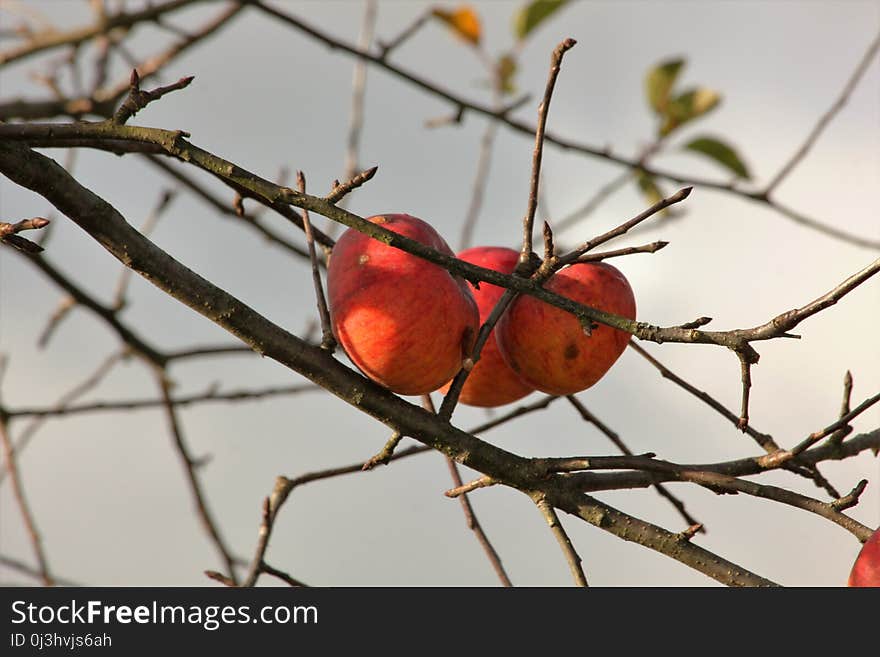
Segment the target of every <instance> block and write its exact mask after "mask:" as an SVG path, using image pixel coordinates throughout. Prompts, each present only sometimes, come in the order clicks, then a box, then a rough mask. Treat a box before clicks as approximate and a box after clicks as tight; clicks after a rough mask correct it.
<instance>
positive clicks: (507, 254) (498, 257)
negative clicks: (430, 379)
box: [441, 246, 534, 408]
mask: <svg viewBox="0 0 880 657" xmlns="http://www.w3.org/2000/svg"><path fill="white" fill-rule="evenodd" d="M457 257H458V258H459V259H460V260H464V261H465V262H469V263H471V264H473V265H479V266H480V267H485V268H486V269H494V270H495V271H499V272H501V273H502V274H510V273H512V272H513V270H514V269H515V268H516V265H517V262H518V261H519V252H518V251H514V250H513V249H508V248H506V247H501V246H475V247H473V248H470V249H465V250H464V251H461V252H460V253H459V254H458V256H457ZM468 285H471V291H472V292H473V295H474V299H475V300H476V302H477V307H478V308H479V309H480V323H481V324H482V323H483V322H485V321H486V319H487V318H488V317H489V314H490V313H491V312H492V309H493V308H494V307H495V304H496V303H498V300H499V299H500V298H501V296H502V295H503V294H504V288H503V287H498V286H497V285H491V284H489V283H486V282H485V281H483V282H481V283H480V287H479V288H476V287H474V286H473V285H472V284H470V283H468ZM448 390H449V385H446V386H444V387H443V388H442V389H441V392H442V393H444V394H446V392H447V391H448ZM530 392H534V388H532V387H531V386H529V385H527V384H526V383H525V382H524V381H523V380H522V379H520V378H519V377H518V376H517V375H516V372H514V371H513V370H512V369H510V366H508V365H507V363H505V362H504V359H503V358H502V357H501V353H500V352H499V351H498V345H497V344H496V342H495V329H492V332H491V333H490V334H489V339H488V340H487V341H486V344H485V345H484V346H483V350H482V351H481V352H480V360H478V361H477V363H476V365H474V369H472V370H471V372H470V374H468V378H467V379H466V380H465V382H464V387H462V389H461V395H460V396H459V398H458V400H459V401H460V402H461V403H462V404H467V405H468V406H481V407H484V408H489V407H493V406H502V405H504V404H509V403H511V402H515V401H516V400H517V399H522V398H523V397H525V396H526V395H528V394H529V393H530Z"/></svg>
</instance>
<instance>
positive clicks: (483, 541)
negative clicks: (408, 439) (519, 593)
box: [422, 395, 513, 586]
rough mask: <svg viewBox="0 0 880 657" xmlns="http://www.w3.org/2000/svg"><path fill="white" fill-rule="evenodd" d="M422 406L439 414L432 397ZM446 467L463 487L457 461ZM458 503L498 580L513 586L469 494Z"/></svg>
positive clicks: (503, 584) (423, 401) (505, 584)
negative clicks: (478, 517) (472, 504)
mask: <svg viewBox="0 0 880 657" xmlns="http://www.w3.org/2000/svg"><path fill="white" fill-rule="evenodd" d="M422 406H423V408H424V409H425V410H426V411H428V412H429V413H434V414H436V413H437V409H436V408H434V401H433V400H432V399H431V395H422ZM446 465H447V466H448V467H449V474H450V475H451V476H452V482H453V483H454V484H455V486H456V487H460V486H462V485H463V483H462V480H461V473H460V472H459V471H458V465H457V464H456V463H455V461H453V460H452V459H451V458H449V457H448V456H447V457H446ZM458 501H459V503H460V504H461V511H462V513H463V514H464V519H465V522H466V523H467V526H468V529H470V530H471V531H472V532H473V533H474V536H476V538H477V541H478V542H479V544H480V546H481V547H482V548H483V551H484V552H485V553H486V556H487V557H488V558H489V563H490V564H492V568H493V570H494V571H495V574H496V575H497V576H498V579H499V580H501V585H502V586H513V583H512V582H511V581H510V577H508V576H507V571H506V570H504V566H503V564H502V563H501V557H500V556H499V554H498V551H497V550H496V549H495V546H494V545H492V542H491V541H490V540H489V537H488V536H487V535H486V532H485V531H484V530H483V526H482V525H481V524H480V521H479V520H478V519H477V514H476V513H475V512H474V508H473V506H471V501H470V499H469V498H468V496H467V493H462V494H461V495H460V496H459V497H458Z"/></svg>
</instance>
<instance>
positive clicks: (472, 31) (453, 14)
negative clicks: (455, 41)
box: [431, 5, 483, 46]
mask: <svg viewBox="0 0 880 657" xmlns="http://www.w3.org/2000/svg"><path fill="white" fill-rule="evenodd" d="M431 13H432V14H433V15H434V18H438V19H440V20H441V21H443V22H444V23H446V25H448V26H449V28H450V29H451V30H452V31H453V32H454V33H455V34H456V35H457V36H458V37H459V38H461V39H464V40H465V41H467V42H468V43H470V44H471V45H474V46H478V45H480V38H481V37H482V35H483V30H482V27H481V26H480V17H479V16H478V15H477V12H475V11H474V9H473V8H472V7H471V6H470V5H461V6H460V7H458V8H457V9H454V10H452V11H449V10H447V9H441V8H439V7H438V8H436V9H434V10H433V11H432V12H431Z"/></svg>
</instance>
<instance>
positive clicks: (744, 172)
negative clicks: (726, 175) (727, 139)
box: [682, 137, 751, 180]
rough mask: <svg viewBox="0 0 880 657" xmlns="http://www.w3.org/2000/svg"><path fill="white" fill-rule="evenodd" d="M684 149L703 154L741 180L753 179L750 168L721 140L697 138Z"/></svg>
mask: <svg viewBox="0 0 880 657" xmlns="http://www.w3.org/2000/svg"><path fill="white" fill-rule="evenodd" d="M682 148H684V149H685V150H689V151H694V152H695V153H702V154H703V155H705V156H706V157H708V158H710V159H712V160H715V162H717V163H718V164H720V165H721V166H723V167H725V168H726V169H729V170H730V171H732V172H733V173H734V174H736V176H737V177H739V178H745V179H746V180H749V179H750V178H751V176H750V175H749V170H748V168H747V167H746V165H745V164H744V163H743V161H742V159H741V158H740V156H739V154H738V153H737V152H736V150H735V149H734V148H733V147H732V146H730V145H728V144H725V143H724V142H723V141H721V140H719V139H715V138H714V137H697V138H696V139H694V140H692V141H691V142H689V143H688V144H685V145H684V146H683V147H682Z"/></svg>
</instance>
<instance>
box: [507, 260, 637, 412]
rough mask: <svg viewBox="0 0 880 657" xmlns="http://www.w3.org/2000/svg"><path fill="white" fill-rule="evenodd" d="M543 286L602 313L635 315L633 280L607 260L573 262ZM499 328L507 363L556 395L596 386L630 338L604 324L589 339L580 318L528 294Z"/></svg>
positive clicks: (513, 308)
mask: <svg viewBox="0 0 880 657" xmlns="http://www.w3.org/2000/svg"><path fill="white" fill-rule="evenodd" d="M544 287H545V289H547V290H550V291H552V292H555V293H556V294H559V295H561V296H564V297H568V298H569V299H572V300H573V301H577V302H579V303H582V304H584V305H587V306H591V307H593V308H596V309H598V310H603V311H605V312H609V313H614V314H615V315H622V316H624V317H627V318H629V319H635V317H636V302H635V298H634V297H633V291H632V288H630V286H629V282H628V281H627V280H626V277H624V275H623V274H621V273H620V271H618V270H617V268H615V267H613V266H611V265H609V264H606V263H604V262H596V263H586V262H584V263H576V264H573V265H571V266H569V267H566V268H564V269H561V270H560V271H558V272H557V273H556V274H554V275H553V276H552V277H551V278H550V280H548V281H547V283H546V284H545V285H544ZM497 329H498V330H497V333H496V340H497V342H498V347H499V349H500V351H501V355H502V357H503V358H504V360H505V361H506V362H507V364H508V365H510V366H511V368H513V370H514V371H515V372H516V373H517V374H518V375H519V377H520V378H521V379H522V380H523V381H525V382H526V383H527V384H529V385H531V386H533V387H535V388H536V389H537V390H540V391H542V392H546V393H549V394H553V395H570V394H573V393H575V392H579V391H581V390H584V389H586V388H589V387H590V386H591V385H593V384H594V383H596V382H597V381H598V380H599V379H601V378H602V376H604V375H605V373H606V372H607V371H608V370H609V368H610V367H611V366H612V365H613V364H614V362H615V361H616V360H617V359H618V357H619V356H620V354H622V353H623V350H624V349H626V345H627V342H629V338H630V336H629V334H628V333H626V332H624V331H620V330H618V329H614V328H611V327H610V326H605V325H604V324H599V325H598V326H596V327H595V328H593V330H592V332H591V334H590V335H587V334H586V333H585V332H584V329H583V327H582V326H581V324H580V322H579V321H578V319H577V317H575V316H574V315H572V314H571V313H568V312H565V311H564V310H561V309H559V308H556V307H554V306H551V305H549V304H546V303H544V302H543V301H539V300H538V299H536V298H535V297H532V296H527V295H520V296H519V297H517V298H516V299H515V300H514V302H513V303H512V304H511V305H510V308H508V309H507V312H506V313H504V315H503V316H502V317H501V320H500V321H499V322H498V326H497Z"/></svg>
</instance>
